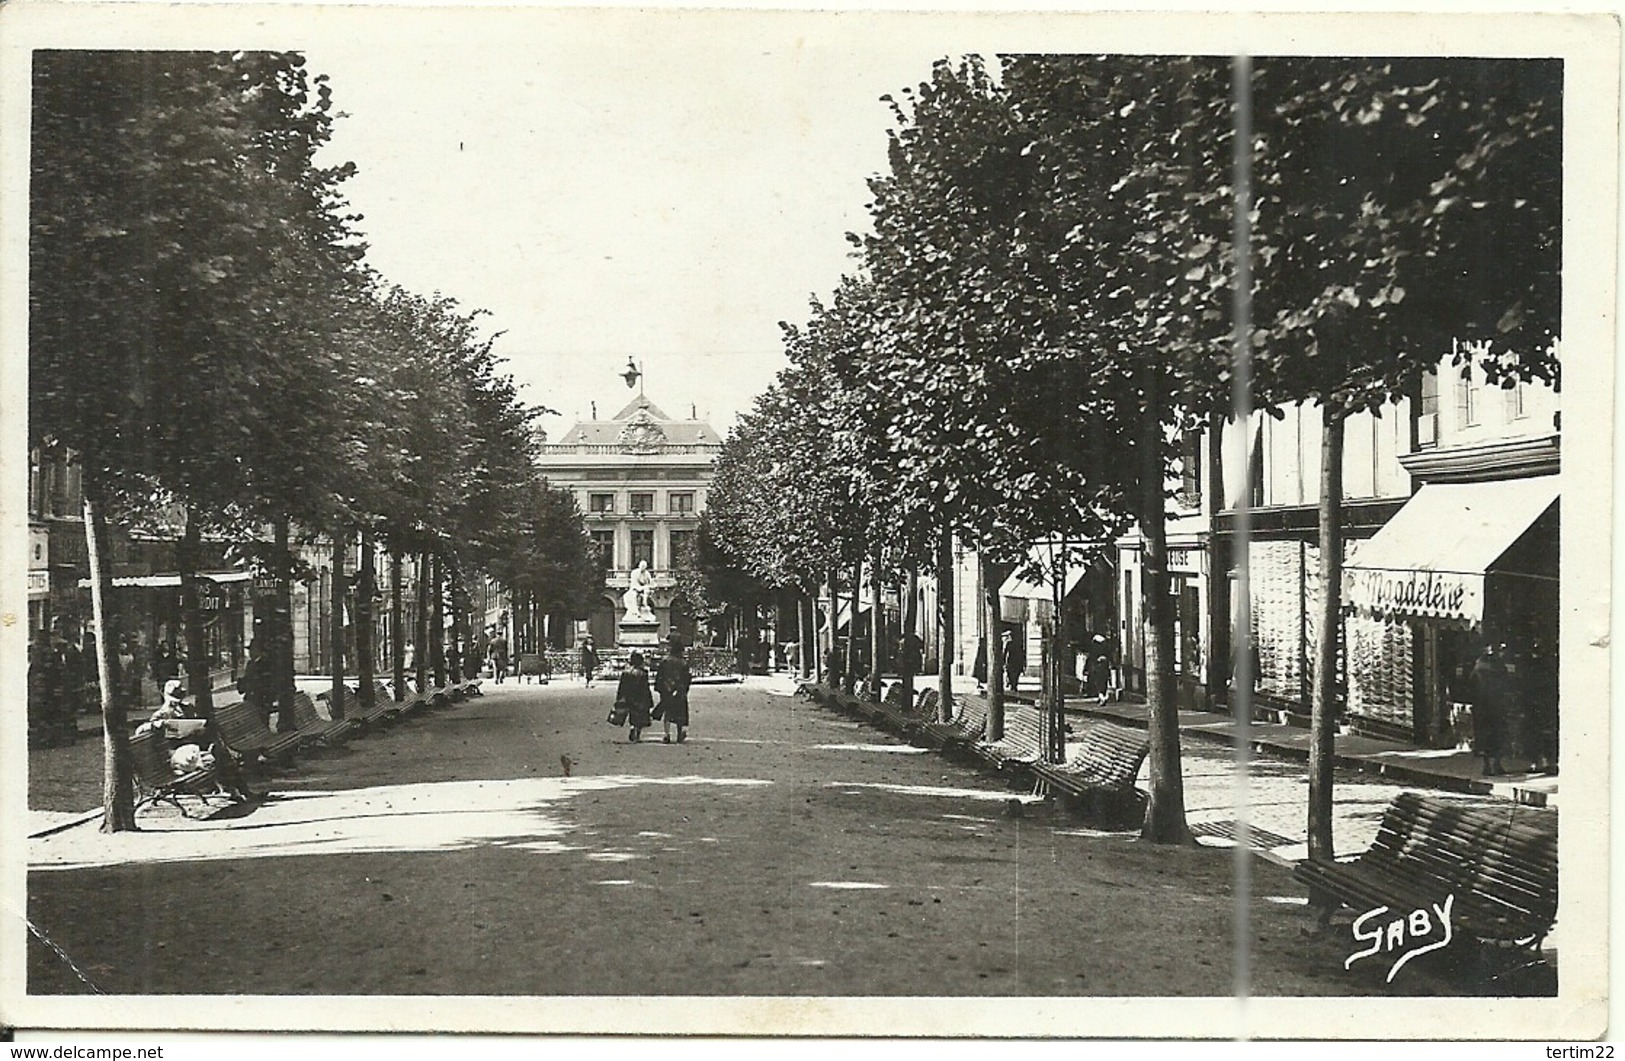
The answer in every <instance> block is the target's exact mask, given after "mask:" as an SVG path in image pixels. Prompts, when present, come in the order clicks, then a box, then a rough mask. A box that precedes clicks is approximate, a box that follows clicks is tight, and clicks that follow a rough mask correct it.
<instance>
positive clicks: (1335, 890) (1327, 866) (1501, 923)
mask: <svg viewBox="0 0 1625 1061" xmlns="http://www.w3.org/2000/svg"><path fill="white" fill-rule="evenodd" d="M1556 820H1557V819H1556V815H1555V813H1553V812H1549V811H1538V810H1535V809H1534V808H1527V807H1517V806H1508V807H1507V808H1504V809H1502V808H1487V807H1480V806H1471V805H1464V804H1461V803H1455V802H1451V801H1446V800H1441V799H1437V798H1434V797H1427V796H1423V795H1421V794H1420V793H1415V792H1404V793H1401V794H1400V795H1398V796H1396V797H1395V798H1394V801H1393V803H1392V804H1390V806H1389V807H1388V809H1387V810H1386V811H1385V812H1384V814H1383V819H1382V821H1381V823H1380V824H1379V826H1378V830H1377V837H1376V839H1375V840H1374V841H1373V843H1372V845H1371V847H1370V848H1369V849H1368V850H1367V851H1366V852H1365V853H1364V854H1362V855H1361V856H1360V857H1359V858H1358V859H1356V860H1355V861H1353V862H1340V863H1315V862H1304V863H1300V864H1299V865H1298V867H1297V868H1296V869H1295V870H1294V871H1293V872H1294V876H1296V877H1297V878H1298V879H1299V880H1301V881H1303V882H1304V883H1306V884H1308V885H1309V886H1310V887H1311V888H1312V889H1314V890H1316V891H1318V892H1321V893H1323V894H1325V895H1327V896H1329V897H1331V898H1333V899H1336V900H1338V901H1339V902H1341V903H1343V904H1346V905H1350V906H1362V905H1363V906H1366V907H1369V908H1375V907H1377V906H1388V907H1390V908H1393V909H1405V908H1407V907H1408V908H1412V909H1414V908H1421V907H1423V906H1424V904H1433V903H1439V904H1442V903H1443V902H1444V900H1445V898H1446V897H1447V896H1449V895H1454V896H1455V900H1454V906H1453V909H1452V917H1453V920H1454V921H1455V922H1456V923H1458V924H1459V925H1460V926H1461V928H1462V930H1463V931H1464V932H1468V933H1470V934H1473V935H1476V936H1479V937H1481V938H1486V939H1507V940H1522V939H1527V938H1529V937H1534V938H1536V939H1539V938H1540V937H1543V936H1544V935H1545V934H1546V932H1548V931H1550V929H1551V925H1552V923H1553V921H1554V920H1555V919H1556V914H1557V832H1556Z"/></svg>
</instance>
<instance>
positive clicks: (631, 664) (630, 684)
mask: <svg viewBox="0 0 1625 1061" xmlns="http://www.w3.org/2000/svg"><path fill="white" fill-rule="evenodd" d="M615 707H616V708H617V709H618V711H619V710H624V711H625V712H626V723H627V725H628V726H630V727H631V730H630V732H628V733H627V735H626V739H627V740H628V741H629V742H631V743H633V744H636V743H637V742H638V741H639V740H641V739H642V733H643V731H644V730H646V729H648V728H649V722H650V717H649V716H650V712H651V711H653V710H654V697H653V696H652V695H651V694H650V692H649V671H648V670H647V669H646V668H645V667H644V665H643V653H641V652H634V653H632V657H631V659H629V660H627V666H626V669H625V670H624V671H622V672H621V680H620V684H619V685H617V686H616V688H615Z"/></svg>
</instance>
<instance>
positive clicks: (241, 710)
mask: <svg viewBox="0 0 1625 1061" xmlns="http://www.w3.org/2000/svg"><path fill="white" fill-rule="evenodd" d="M214 725H215V728H216V729H217V730H219V732H220V739H221V740H222V741H224V742H225V744H226V747H227V748H229V749H231V751H232V752H234V753H235V754H237V755H238V756H239V757H241V758H242V760H243V761H244V762H245V763H252V762H253V761H254V760H255V759H258V758H262V757H263V758H266V759H280V758H282V757H284V756H287V755H291V754H293V753H294V752H295V751H297V750H298V749H299V745H300V743H301V742H300V739H299V735H298V734H297V733H272V732H271V731H270V730H269V729H268V728H266V725H265V720H264V719H262V718H260V716H259V712H258V711H256V710H255V709H254V708H253V706H252V705H250V704H249V702H248V701H247V700H237V701H235V702H232V703H227V704H221V705H220V706H219V707H216V708H215V709H214Z"/></svg>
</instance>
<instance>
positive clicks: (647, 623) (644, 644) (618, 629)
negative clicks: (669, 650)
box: [615, 619, 660, 648]
mask: <svg viewBox="0 0 1625 1061" xmlns="http://www.w3.org/2000/svg"><path fill="white" fill-rule="evenodd" d="M615 647H616V648H659V647H660V620H658V619H622V620H621V621H620V622H619V623H617V624H615Z"/></svg>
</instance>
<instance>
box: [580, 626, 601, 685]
mask: <svg viewBox="0 0 1625 1061" xmlns="http://www.w3.org/2000/svg"><path fill="white" fill-rule="evenodd" d="M597 673H598V650H597V649H595V648H593V647H592V638H590V637H586V638H582V640H581V676H582V677H583V678H585V679H586V680H587V688H589V689H591V688H592V679H593V676H594V675H596V674H597Z"/></svg>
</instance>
